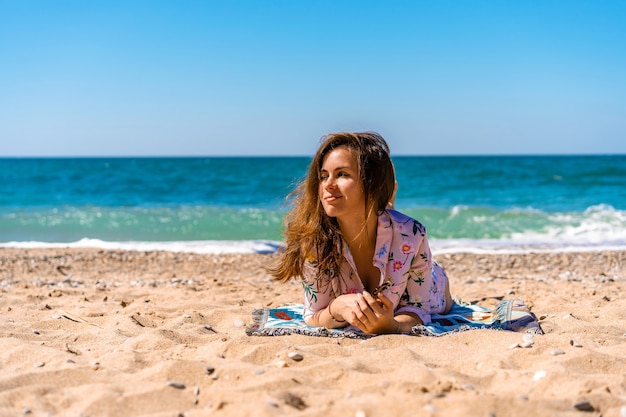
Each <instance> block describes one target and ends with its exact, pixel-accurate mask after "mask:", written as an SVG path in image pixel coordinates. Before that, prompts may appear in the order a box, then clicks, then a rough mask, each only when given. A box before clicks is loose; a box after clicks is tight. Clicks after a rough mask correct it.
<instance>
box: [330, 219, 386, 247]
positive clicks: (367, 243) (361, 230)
mask: <svg viewBox="0 0 626 417" xmlns="http://www.w3.org/2000/svg"><path fill="white" fill-rule="evenodd" d="M368 214H369V216H368V217H367V219H366V220H365V221H363V218H352V219H349V220H348V221H345V220H343V221H342V220H340V219H337V221H338V222H339V229H341V235H342V237H343V239H344V240H345V241H346V243H347V244H348V246H349V247H350V250H351V251H352V252H354V249H356V248H359V249H361V250H368V249H369V250H374V247H375V246H376V229H377V226H378V216H376V213H374V212H370V213H368Z"/></svg>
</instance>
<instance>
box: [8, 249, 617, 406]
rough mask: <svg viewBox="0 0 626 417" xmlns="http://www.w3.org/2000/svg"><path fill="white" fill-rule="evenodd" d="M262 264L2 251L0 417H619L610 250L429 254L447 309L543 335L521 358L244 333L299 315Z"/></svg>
mask: <svg viewBox="0 0 626 417" xmlns="http://www.w3.org/2000/svg"><path fill="white" fill-rule="evenodd" d="M272 258H273V255H272V254H241V253H237V254H223V255H220V254H194V253H181V252H163V251H160V252H159V251H143V252H142V251H123V250H105V249H87V248H54V249H40V248H38V249H21V248H6V247H3V248H0V311H2V313H3V315H2V321H1V323H2V324H0V362H1V363H3V364H4V365H3V370H2V372H1V373H0V416H9V415H10V416H15V415H24V414H28V415H33V416H39V415H51V414H55V415H89V416H127V415H134V416H174V415H184V416H186V417H192V416H203V415H207V414H209V413H210V415H216V416H225V417H235V416H240V415H255V416H277V415H293V414H296V413H297V415H301V416H319V415H325V416H327V417H335V416H337V417H339V416H341V417H344V416H366V417H372V416H377V415H397V416H408V415H425V416H467V415H478V416H488V415H490V414H493V415H497V416H498V417H501V416H517V415H534V416H554V415H560V416H580V415H581V412H582V411H580V410H581V409H584V408H587V409H593V412H594V413H593V414H592V413H587V414H589V415H599V414H602V415H603V416H618V417H622V416H623V415H624V413H626V408H625V407H626V377H625V376H624V375H626V361H625V359H624V352H625V351H626V317H625V316H624V311H626V249H625V250H623V251H599V252H557V253H526V254H469V253H448V254H437V255H435V260H436V261H437V262H438V263H440V264H441V265H442V266H444V268H445V269H446V271H447V273H448V275H449V277H450V281H451V289H452V294H453V296H455V297H457V298H460V299H462V300H464V301H466V302H477V303H479V304H481V305H485V306H487V307H492V306H493V305H494V304H495V303H496V302H497V300H499V299H502V298H521V299H523V300H525V302H526V304H527V305H528V306H529V307H530V309H531V311H532V312H533V313H534V314H535V315H536V316H537V318H538V319H539V322H540V325H541V327H542V329H543V331H544V332H545V334H544V335H541V336H536V337H535V343H534V345H533V346H532V347H530V348H519V347H512V346H514V345H516V344H521V342H522V336H523V335H522V334H520V333H514V332H507V331H488V330H474V331H468V332H462V333H458V334H453V335H448V336H443V337H441V338H434V337H412V336H406V335H386V336H378V337H375V338H371V339H368V340H366V341H359V340H348V339H339V340H334V339H330V338H317V337H310V336H300V335H291V336H278V337H254V336H247V335H246V334H245V331H244V330H245V326H246V325H247V324H249V323H250V317H251V316H250V314H251V312H252V310H254V309H256V308H260V307H268V306H269V307H276V306H279V305H283V304H286V303H294V302H295V303H298V302H301V297H302V294H301V291H302V290H301V287H300V284H299V283H298V282H297V281H295V280H294V281H290V282H289V283H286V284H280V283H277V282H275V281H272V279H271V278H270V277H269V276H268V275H267V273H266V272H265V268H266V266H267V265H268V264H269V263H270V262H271V261H272ZM293 352H297V353H300V354H301V355H302V357H303V359H302V360H301V361H296V360H293V359H291V358H290V356H289V354H290V353H293ZM181 384H182V385H181ZM183 386H184V387H183Z"/></svg>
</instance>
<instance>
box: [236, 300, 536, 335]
mask: <svg viewBox="0 0 626 417" xmlns="http://www.w3.org/2000/svg"><path fill="white" fill-rule="evenodd" d="M302 311H303V306H302V305H301V304H290V305H285V306H282V307H277V308H261V309H258V310H254V311H253V312H252V323H251V324H250V325H249V326H248V327H247V328H246V333H247V334H248V335H249V336H283V335H289V334H303V335H308V336H318V337H346V338H353V339H364V338H368V337H373V336H376V335H368V334H365V333H363V332H362V331H361V330H360V329H358V328H356V327H353V326H348V327H345V328H342V329H327V328H325V327H315V326H309V325H307V324H306V323H305V322H304V320H303V319H302ZM473 329H493V330H509V331H514V332H523V333H534V334H543V332H542V330H541V327H540V326H539V323H538V322H537V319H536V317H535V316H534V314H532V313H531V312H530V310H529V309H528V307H527V306H526V305H525V304H524V302H523V301H522V300H520V299H514V300H502V301H500V302H499V303H498V305H497V306H496V307H495V308H493V309H489V308H486V307H482V306H479V305H477V304H466V303H463V302H462V301H460V300H455V302H454V305H453V307H452V309H451V310H450V312H449V313H448V314H445V315H442V314H433V315H432V322H431V323H429V324H427V325H418V326H415V327H413V328H412V329H411V330H410V331H409V332H406V333H403V334H406V335H411V336H444V335H446V334H450V333H455V332H462V331H466V330H473Z"/></svg>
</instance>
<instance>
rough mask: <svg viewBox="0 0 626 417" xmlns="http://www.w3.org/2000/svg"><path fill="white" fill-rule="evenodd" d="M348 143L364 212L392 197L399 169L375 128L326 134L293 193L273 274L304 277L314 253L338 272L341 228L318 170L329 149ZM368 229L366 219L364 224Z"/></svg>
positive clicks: (284, 278)
mask: <svg viewBox="0 0 626 417" xmlns="http://www.w3.org/2000/svg"><path fill="white" fill-rule="evenodd" d="M337 148H347V149H348V150H350V151H351V152H352V154H353V155H354V156H356V160H357V166H358V175H359V177H360V179H361V183H362V184H363V194H364V197H365V201H366V204H365V207H364V210H365V214H366V218H367V214H368V212H369V213H372V212H373V211H374V210H375V211H376V213H377V214H380V213H382V212H383V210H385V208H386V207H387V204H388V203H389V201H390V200H391V198H392V195H393V192H394V187H395V173H394V169H393V164H392V162H391V158H390V156H389V146H388V145H387V142H386V141H385V139H383V137H382V136H380V135H379V134H378V133H376V132H360V133H350V132H340V133H331V134H328V135H325V136H324V137H322V140H321V144H320V147H319V149H318V150H317V152H316V154H315V156H314V157H313V160H312V161H311V164H310V165H309V170H308V174H307V176H306V178H305V179H304V181H302V182H301V183H300V184H299V185H298V187H297V188H296V189H295V190H294V191H293V192H292V193H291V194H290V196H292V197H293V200H292V201H293V207H292V209H291V210H290V211H289V213H288V214H287V216H286V217H285V220H284V224H285V232H284V234H285V244H286V248H285V250H284V252H282V253H280V254H279V255H278V256H279V257H278V260H277V262H276V264H275V265H273V266H272V267H270V268H269V273H270V274H271V275H273V276H274V278H276V279H278V280H281V281H283V282H285V281H288V280H289V279H291V278H293V277H298V276H302V270H303V267H304V261H305V259H306V258H307V257H311V256H312V257H313V258H314V259H315V261H316V262H317V267H318V268H319V271H323V272H324V273H326V274H327V275H328V276H330V277H333V276H335V274H336V272H337V271H338V268H337V267H338V265H337V262H338V257H339V256H340V253H341V242H342V240H341V231H340V230H339V224H338V222H337V219H335V218H334V217H329V216H328V215H327V214H326V212H325V211H324V208H323V207H322V203H321V201H320V197H319V184H320V171H321V169H322V163H323V162H324V158H325V157H326V155H328V153H330V152H331V151H333V150H335V149H337ZM363 227H364V229H365V224H364V225H363Z"/></svg>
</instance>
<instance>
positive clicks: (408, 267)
mask: <svg viewBox="0 0 626 417" xmlns="http://www.w3.org/2000/svg"><path fill="white" fill-rule="evenodd" d="M342 247H343V257H342V260H341V262H340V264H339V274H338V275H339V276H338V278H335V279H331V278H330V276H329V275H328V274H325V273H323V272H320V271H319V270H318V268H317V267H316V261H315V259H313V258H311V259H308V260H307V261H306V262H305V266H304V272H303V276H302V285H303V288H304V318H305V320H308V319H309V318H310V317H311V316H312V315H313V314H314V313H315V312H317V311H319V310H321V309H323V308H326V306H328V303H330V301H331V300H332V299H334V298H336V297H338V296H339V295H342V294H355V293H361V292H363V291H364V290H365V288H364V286H363V283H362V282H361V279H360V278H359V276H358V273H357V269H356V267H355V264H354V260H353V258H352V254H351V253H350V249H349V248H348V245H347V244H345V242H344V244H343V245H342ZM373 265H374V266H376V267H377V268H378V269H379V270H380V282H379V285H380V284H382V283H383V282H386V281H390V282H391V286H390V287H388V288H387V289H386V290H385V291H383V294H385V295H386V296H387V297H388V298H389V299H390V300H391V301H392V302H393V305H394V308H395V314H398V313H402V312H408V313H414V314H417V315H418V316H419V317H420V318H421V319H422V321H423V322H424V324H428V323H430V321H431V318H430V316H431V314H435V313H441V312H443V309H444V307H445V299H444V289H445V286H446V285H447V280H448V277H447V276H446V274H445V271H444V270H443V268H441V266H439V265H438V264H437V263H435V262H433V261H432V255H431V252H430V247H429V246H428V239H427V238H426V228H425V227H424V226H423V225H422V224H421V223H420V222H418V221H417V220H414V219H412V218H410V217H408V216H406V215H404V214H402V213H400V212H397V211H394V210H386V211H384V212H383V213H382V214H381V215H380V216H379V217H378V229H377V235H376V249H375V251H374V259H373Z"/></svg>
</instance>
